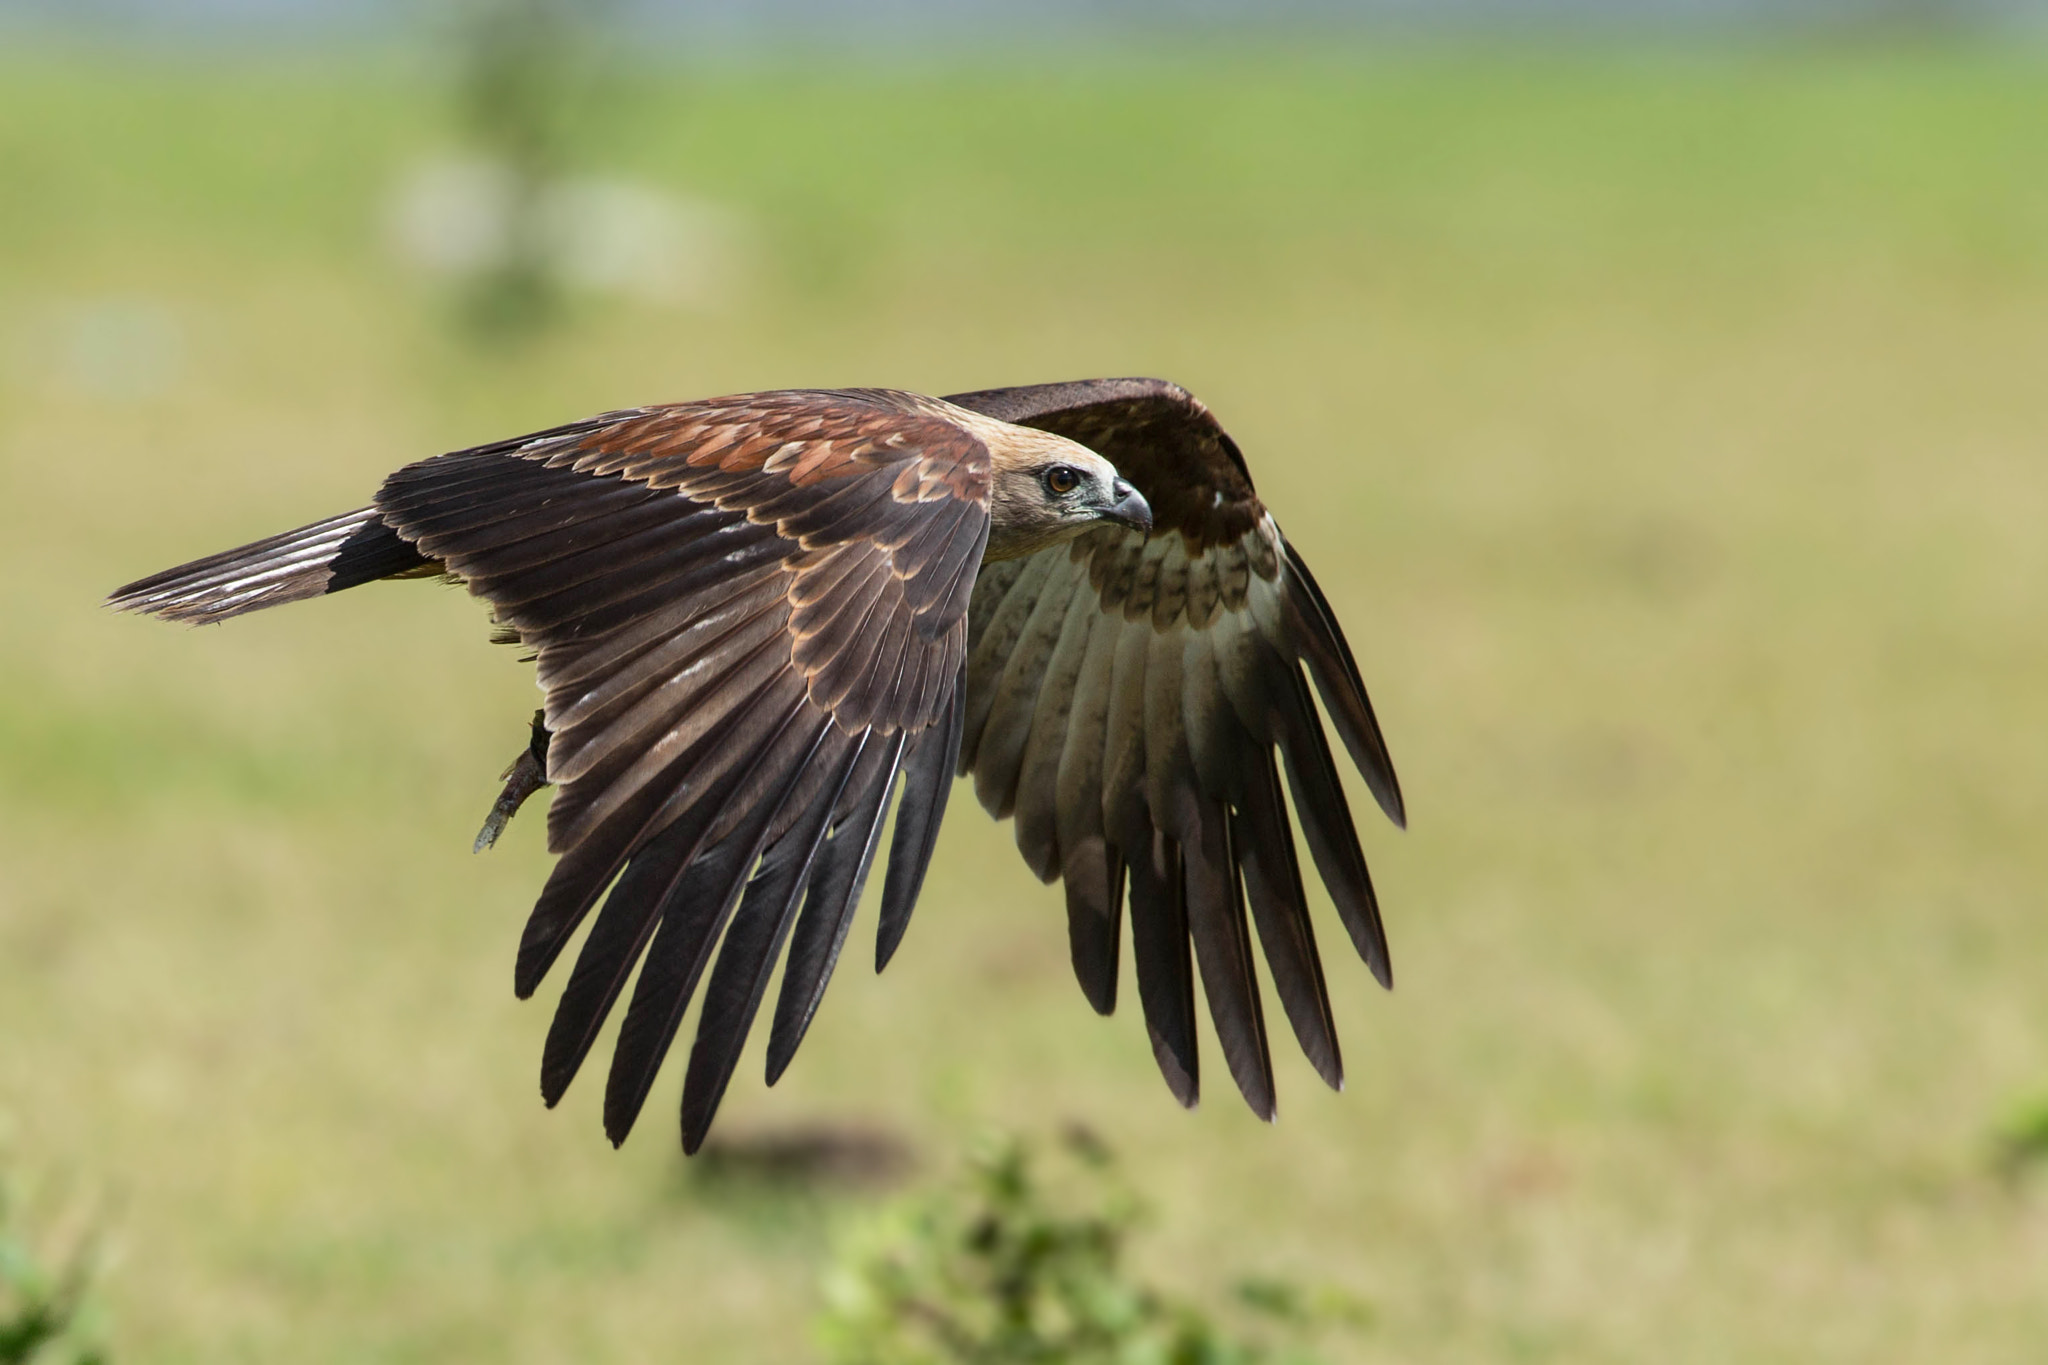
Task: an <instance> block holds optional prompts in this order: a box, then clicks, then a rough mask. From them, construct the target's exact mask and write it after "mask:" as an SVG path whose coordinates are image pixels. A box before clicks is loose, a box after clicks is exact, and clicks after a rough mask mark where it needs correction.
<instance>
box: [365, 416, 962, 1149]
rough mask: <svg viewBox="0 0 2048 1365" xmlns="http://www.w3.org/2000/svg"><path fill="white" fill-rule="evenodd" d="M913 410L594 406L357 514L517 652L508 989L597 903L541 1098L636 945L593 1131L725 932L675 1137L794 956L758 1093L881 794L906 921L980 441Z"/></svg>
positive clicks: (412, 482) (879, 816) (843, 925)
mask: <svg viewBox="0 0 2048 1365" xmlns="http://www.w3.org/2000/svg"><path fill="white" fill-rule="evenodd" d="M937 412H938V410H937V409H936V408H935V407H933V406H931V405H929V403H928V400H922V399H917V398H914V397H912V396H910V395H905V394H895V393H889V392H882V391H848V392H809V393H805V392H798V393H775V394H758V395H742V396H739V397H735V398H726V399H714V400H710V401H707V402H702V403H689V404H683V405H678V406H674V407H664V408H652V409H645V410H640V411H634V412H626V413H616V414H612V415H611V416H609V417H608V418H605V419H601V420H599V421H596V422H593V423H584V424H579V425H578V426H576V427H573V428H565V429H562V430H560V431H557V432H551V433H543V434H542V435H540V436H538V437H535V438H529V439H525V440H520V441H511V442H504V443H500V444H498V445H493V446H487V447H481V448H479V449H476V450H472V451H465V452H460V453H457V454H453V455H445V456H442V457H440V458H438V459H432V460H426V461H423V462H421V463H419V464H415V465H410V466H408V467H407V468H405V469H402V470H400V471H399V472H398V473H396V474H394V475H392V476H391V478H390V479H389V480H388V481H387V482H386V483H385V485H384V487H383V489H382V490H381V491H380V492H379V494H378V495H377V502H376V511H377V513H378V514H379V515H380V516H381V518H382V519H383V521H384V522H386V523H388V524H389V525H390V526H391V527H393V528H394V529H396V530H397V531H398V533H399V534H400V535H401V536H403V537H404V539H405V540H406V541H408V542H410V543H412V544H414V545H416V546H417V547H418V550H419V553H420V554H422V555H424V556H426V557H429V558H431V559H433V560H435V561H438V562H440V563H442V564H445V565H446V566H447V568H448V570H449V571H450V572H453V573H455V574H458V575H460V576H461V577H462V578H463V579H464V580H466V581H467V583H468V585H469V587H470V590H471V591H472V592H474V593H476V594H478V595H479V596H481V597H483V598H484V599H485V600H487V601H488V602H490V604H491V606H492V608H493V610H494V612H495V614H496V616H497V619H498V621H499V622H500V623H501V624H502V625H504V626H506V627H508V628H509V629H511V630H512V631H513V632H516V634H517V636H518V638H519V639H520V640H521V641H522V642H524V643H525V644H526V645H527V646H529V647H530V648H531V649H532V650H533V651H534V654H535V656H536V659H537V662H538V669H539V676H540V683H541V686H542V688H543V690H544V691H545V693H546V722H547V728H548V730H549V731H550V732H551V735H552V738H551V741H550V743H549V747H548V751H547V767H548V777H549V779H550V780H551V781H553V782H555V783H557V784H559V791H558V792H557V794H556V797H555V801H554V804H553V807H552V808H551V809H550V811H549V812H548V843H549V847H550V848H552V849H553V850H554V851H555V852H557V853H559V854H560V855H561V857H560V860H559V861H558V862H557V863H556V865H555V869H554V872H553V874H552V875H551V876H550V877H549V879H548V883H547V886H546V888H545V889H544V890H543V891H542V893H541V897H540V901H539V903H538V904H537V905H536V906H535V907H534V910H533V914H532V917H531V919H530V920H529V921H528V923H527V926H526V933H525V938H524V941H523V942H522V943H521V945H520V952H519V963H518V970H517V982H516V984H517V988H518V991H519V994H520V995H521V996H522V997H523V996H526V995H529V994H531V993H532V991H533V990H534V988H535V987H536V986H537V985H538V984H539V982H540V980H541V978H542V977H543V976H544V975H545V974H546V972H547V970H548V968H549V966H550V965H551V964H552V963H553V962H554V960H555V958H556V956H557V955H558V954H559V953H560V952H561V951H562V948H563V947H564V946H565V945H566V944H567V942H568V940H569V938H570V937H571V935H572V934H574V933H575V931H576V928H577V926H578V925H579V924H580V923H581V922H582V921H583V919H584V918H585V917H586V916H587V915H588V913H589V912H590V910H591V909H592V908H593V907H594V906H596V905H597V903H598V900H599V898H600V897H601V896H602V897H604V903H603V908H602V909H601V910H599V912H598V915H597V920H596V923H595V925H594V927H593V928H592V930H591V933H590V936H589V938H588V939H587V940H586V941H585V943H584V945H583V949H582V953H581V955H580V956H579V957H578V959H577V962H576V966H575V968H574V970H573V972H572V973H571V975H570V979H569V984H568V986H567V988H566V989H565V990H564V992H563V995H562V1001H561V1004H560V1007H559V1008H558V1010H557V1012H556V1015H555V1019H554V1024H553V1026H552V1028H551V1030H550V1032H549V1035H548V1041H547V1047H546V1052H545V1055H544V1058H543V1062H542V1069H541V1088H542V1092H543V1094H544V1095H545V1096H546V1098H547V1101H548V1103H549V1104H553V1103H554V1102H555V1101H556V1100H558V1099H560V1098H561V1095H562V1093H563V1092H564V1091H565V1090H566V1089H567V1087H568V1085H569V1082H570V1080H571V1079H572V1078H573V1077H574V1075H575V1074H576V1071H577V1068H578V1067H579V1066H580V1065H581V1064H582V1062H583V1059H584V1057H585V1055H586V1054H587V1053H588V1052H589V1050H590V1047H591V1045H592V1043H593V1042H594V1041H595V1039H596V1037H597V1033H598V1030H599V1029H600V1027H601V1026H602V1025H603V1023H604V1020H605V1017H606V1016H607V1014H609V1012H610V1010H611V1007H612V1005H613V1003H614V1002H615V1001H616V1000H617V998H618V996H619V994H620V992H621V991H622V989H623V988H624V986H625V983H626V980H627V978H628V976H629V975H631V973H632V971H633V967H634V965H635V963H636V962H639V961H640V960H641V958H642V956H643V954H644V956H645V963H644V965H643V966H642V967H641V971H640V976H639V979H638V982H637V983H636V985H635V987H634V991H633V997H632V1001H631V1003H630V1004H629V1005H628V1007H627V1011H626V1018H625V1022H624V1024H623V1026H622V1028H621V1031H620V1035H619V1043H618V1047H617V1050H616V1052H615V1053H614V1055H613V1059H612V1069H611V1077H610V1081H609V1084H608V1086H607V1088H606V1092H605V1129H606V1132H607V1133H608V1134H609V1135H610V1136H611V1138H612V1140H613V1141H614V1142H619V1141H623V1140H624V1138H625V1136H626V1133H627V1132H628V1130H629V1129H630V1128H631V1127H632V1124H633V1121H634V1119H635V1118H636V1117H637V1116H638V1114H639V1111H640V1108H641V1105H642V1104H643V1103H644V1101H645V1099H646V1097H647V1092H648V1089H649V1087H650V1086H651V1085H652V1084H653V1080H654V1076H655V1073H656V1072H657V1071H658V1070H659V1068H660V1065H661V1062H662V1059H663V1057H664V1056H665V1055H666V1053H667V1050H668V1047H669V1044H670V1042H671V1041H672V1040H673V1039H674V1037H675V1034H676V1031H677V1028H678V1026H679V1024H680V1022H681V1019H682V1015H683V1012H684V1010H685V1009H686V1008H687V1006H688V1004H689V1001H690V997H691V995H692V994H693V993H694V991H695V988H696V985H697V982H698V979H699V977H700V976H701V975H702V974H703V972H704V969H705V968H706V966H707V965H709V964H710V960H711V955H712V950H713V948H714V945H716V944H717V943H718V941H719V937H720V934H721V932H723V934H724V947H723V949H722V950H721V951H720V952H719V953H718V960H717V964H716V965H715V966H714V967H712V969H711V977H710V981H709V984H708V985H707V986H706V988H705V1003H704V1009H703V1013H702V1018H701V1021H700V1023H699V1025H698V1029H697V1039H696V1043H695V1046H694V1047H693V1048H692V1050H691V1055H690V1062H689V1067H688V1072H687V1075H686V1078H685V1081H684V1092H683V1111H682V1122H683V1144H684V1146H685V1148H686V1149H689V1150H693V1151H694V1150H695V1149H696V1147H697V1146H698V1144H699V1143H700V1142H701V1141H702V1140H703V1137H704V1134H705V1132H706V1130H707V1129H708V1128H709V1126H710V1122H711V1118H712V1115H713V1113H714V1112H715V1111H716V1109H717V1106H718V1102H719V1100H720V1098H721V1097H722V1095H723V1094H724V1091H725V1086H726V1083H727V1081H728V1080H729V1079H730V1077H731V1074H732V1070H733V1066H734V1064H735V1063H736V1061H737V1059H738V1056H739V1051H740V1047H741V1045H742V1044H743V1043H744V1042H745V1039H746V1035H747V1031H748V1029H749V1027H750V1026H751V1024H752V1021H753V1017H754V1014H755V1011H756V1010H757V1009H758V1008H759V1005H760V1001H761V997H762V994H763V992H764V990H765V988H766V986H767V982H768V977H769V974H770V972H771V971H772V970H773V967H774V962H775V959H776V957H777V956H778V954H779V953H780V950H781V948H782V945H783V943H784V941H785V939H788V940H789V941H790V953H789V967H788V970H787V971H786V972H785V974H784V981H783V987H782V992H781V996H780V998H779V1000H778V1002H777V1007H776V1011H775V1019H774V1024H773V1028H772V1034H771V1040H770V1047H769V1080H770V1082H771V1083H772V1082H773V1081H774V1080H775V1079H776V1078H777V1077H778V1076H779V1075H780V1073H781V1071H782V1069H783V1068H784V1067H785V1066H786V1065H787V1064H788V1062H789V1059H790V1056H791V1055H792V1054H793V1053H794V1051H795V1049H796V1046H797V1044H798V1042H799V1041H800V1040H801V1039H802V1036H803V1033H804V1030H805V1029H806V1028H807V1027H808V1025H809V1023H810V1019H811V1016H812V1014H813V1012H814V1011H815V1010H816V1008H817V1005H818V1000H819V997H820V995H821V994H822V992H823V990H824V987H825V981H826V979H827V977H828V976H829V974H830V973H831V970H832V966H833V964H834V962H835V961H836V960H837V958H838V955H839V950H840V947H841V945H842V943H843V942H844V940H845V935H846V931H847V926H848V923H849V921H850V918H851V915H852V912H853V908H854V905H855V904H856V903H857V901H858V900H859V897H860V889H861V886H862V883H863V882H864V880H865V878H866V875H867V870H868V867H869V864H870V861H871V860H872V858H873V857H874V854H875V849H876V844H877V841H878V837H879V833H880V830H881V826H882V822H883V818H884V816H885V814H886V813H887V809H888V806H889V803H890V796H891V792H892V789H893V787H894V785H895V784H896V782H897V780H898V777H899V775H900V776H902V778H903V786H904V794H903V798H902V802H901V808H900V810H899V812H898V816H897V822H896V835H895V841H894V844H893V846H892V849H891V852H890V864H889V873H888V877H887V881H886V885H885V891H884V897H883V902H884V903H883V912H882V937H883V942H884V946H885V950H886V948H887V947H888V946H891V945H893V942H894V940H895V939H896V938H897V937H900V935H901V933H902V929H903V926H904V924H905V923H906V922H907V918H908V915H909V911H910V907H911V905H912V903H913V902H914V901H915V899H916V896H917V891H918V887H919V885H920V883H921V882H922V880H923V876H924V870H925V866H926V863H927V861H928V860H929V857H930V853H931V844H932V838H933V836H934V835H935V834H936V832H937V828H938V823H939V819H940V817H941V815H942V813H943V810H944V806H945V799H946V793H947V789H948V787H949V786H950V783H951V771H952V768H953V765H954V757H955V754H956V753H957V751H958V743H959V725H960V717H961V698H962V689H961V686H960V678H961V672H962V667H963V664H964V660H965V655H966V647H967V624H966V614H967V604H968V599H969V594H970V592H971V591H972V587H973V582H974V577H975V573H976V570H977V568H978V567H979V564H980V561H981V554H982V547H983V545H984V543H985V542H986V540H987V536H988V526H989V513H988V480H989V455H988V452H987V450H986V449H985V448H984V447H983V446H982V445H981V444H980V443H979V442H978V441H977V440H975V439H974V438H973V437H972V436H971V435H969V434H968V433H966V432H964V431H962V430H961V429H960V428H959V427H957V426H955V425H953V424H952V423H950V422H947V421H945V420H944V419H943V418H942V417H940V416H938V415H936V414H937ZM607 888H609V889H610V893H609V895H606V894H605V893H606V890H607ZM799 910H801V913H800V914H799ZM728 923H729V925H730V927H729V928H728ZM792 934H793V937H792Z"/></svg>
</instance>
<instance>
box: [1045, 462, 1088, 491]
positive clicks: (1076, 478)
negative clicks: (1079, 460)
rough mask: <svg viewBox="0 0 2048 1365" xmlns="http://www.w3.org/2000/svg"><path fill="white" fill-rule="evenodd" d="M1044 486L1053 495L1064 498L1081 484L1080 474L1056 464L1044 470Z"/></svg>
mask: <svg viewBox="0 0 2048 1365" xmlns="http://www.w3.org/2000/svg"><path fill="white" fill-rule="evenodd" d="M1045 486H1046V487H1047V488H1048V489H1050V490H1051V491H1052V493H1053V495H1054V496H1056V497H1062V498H1064V497H1065V496H1066V495H1067V494H1069V493H1071V492H1073V491H1074V490H1075V489H1076V488H1079V487H1080V486H1081V476H1080V475H1079V474H1077V473H1075V472H1074V471H1073V470H1071V469H1069V468H1067V467H1066V466H1065V465H1063V464H1056V465H1054V466H1053V467H1052V468H1051V469H1048V470H1046V471H1045Z"/></svg>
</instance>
